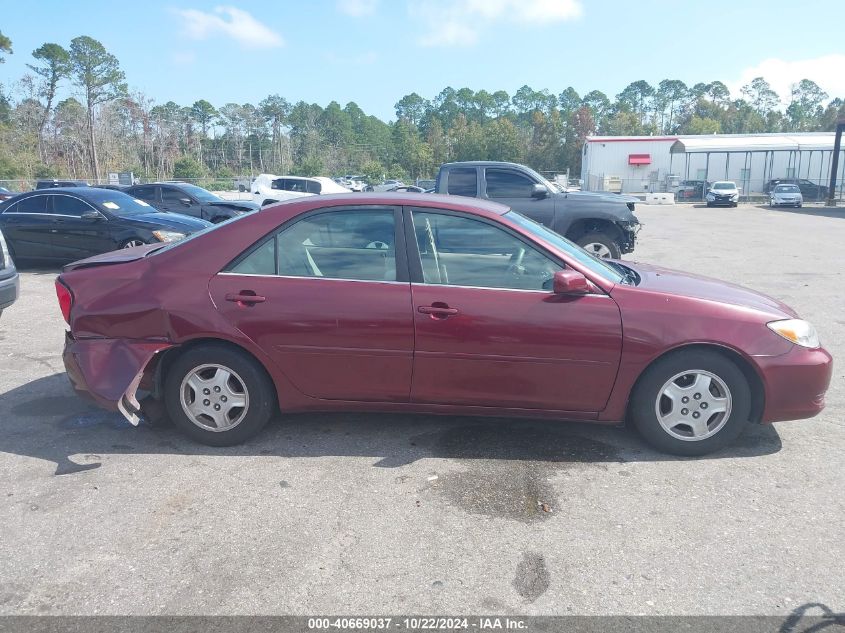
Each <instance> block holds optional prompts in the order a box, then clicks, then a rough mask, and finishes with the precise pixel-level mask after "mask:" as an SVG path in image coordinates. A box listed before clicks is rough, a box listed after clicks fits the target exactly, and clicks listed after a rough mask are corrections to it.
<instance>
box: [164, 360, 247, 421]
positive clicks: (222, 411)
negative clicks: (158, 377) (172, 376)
mask: <svg viewBox="0 0 845 633" xmlns="http://www.w3.org/2000/svg"><path fill="white" fill-rule="evenodd" d="M179 400H180V403H181V405H182V410H183V411H184V412H185V415H187V416H188V419H189V420H190V421H191V422H193V423H194V424H195V425H197V426H198V427H200V428H201V429H204V430H206V431H213V432H217V433H219V432H222V431H229V430H231V429H233V428H235V427H236V426H237V425H238V424H240V423H241V422H242V421H243V419H244V418H245V417H246V414H247V412H248V411H249V391H248V390H247V388H246V383H245V382H244V381H243V379H242V378H241V377H240V376H239V375H238V374H237V373H236V372H235V371H233V370H232V369H230V368H228V367H225V366H223V365H217V364H207V365H200V366H198V367H195V368H194V369H192V370H191V371H189V372H188V373H187V374H186V376H185V378H184V379H183V380H182V385H181V388H180V390H179Z"/></svg>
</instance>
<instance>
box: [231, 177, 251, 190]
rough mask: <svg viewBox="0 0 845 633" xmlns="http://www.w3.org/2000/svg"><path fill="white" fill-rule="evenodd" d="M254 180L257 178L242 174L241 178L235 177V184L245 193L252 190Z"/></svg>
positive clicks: (236, 187)
mask: <svg viewBox="0 0 845 633" xmlns="http://www.w3.org/2000/svg"><path fill="white" fill-rule="evenodd" d="M254 182H255V178H251V177H249V176H241V177H240V178H236V179H235V181H234V186H235V189H237V190H238V191H240V192H241V193H243V192H245V191H250V190H251V189H252V183H254Z"/></svg>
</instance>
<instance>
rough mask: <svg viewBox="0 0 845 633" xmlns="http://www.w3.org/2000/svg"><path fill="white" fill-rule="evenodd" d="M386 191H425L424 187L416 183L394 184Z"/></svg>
mask: <svg viewBox="0 0 845 633" xmlns="http://www.w3.org/2000/svg"><path fill="white" fill-rule="evenodd" d="M387 191H389V192H391V193H425V189H423V188H422V187H417V186H416V185H396V186H395V187H392V188H390V189H387Z"/></svg>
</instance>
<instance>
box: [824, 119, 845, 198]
mask: <svg viewBox="0 0 845 633" xmlns="http://www.w3.org/2000/svg"><path fill="white" fill-rule="evenodd" d="M843 131H845V118H841V119H839V120H838V121H837V122H836V139H835V140H834V141H833V158H832V160H831V161H830V187H829V188H828V190H827V202H826V203H825V206H827V207H835V206H836V176H837V172H838V171H839V152H840V150H841V149H842V132H843Z"/></svg>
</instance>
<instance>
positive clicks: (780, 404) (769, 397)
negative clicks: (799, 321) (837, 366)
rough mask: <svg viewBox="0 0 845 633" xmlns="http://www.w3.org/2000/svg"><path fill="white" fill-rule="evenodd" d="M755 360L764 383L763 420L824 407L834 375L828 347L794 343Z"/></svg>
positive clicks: (793, 416) (803, 414)
mask: <svg viewBox="0 0 845 633" xmlns="http://www.w3.org/2000/svg"><path fill="white" fill-rule="evenodd" d="M754 360H755V361H756V362H757V365H758V366H759V367H760V370H761V371H762V372H763V380H764V382H765V386H766V406H765V408H764V410H763V417H762V421H763V422H781V421H784V420H801V419H803V418H811V417H813V416H815V415H818V414H819V413H821V411H822V409H824V394H825V392H826V391H827V388H828V387H829V386H830V380H831V376H832V375H833V358H832V357H831V355H830V354H829V353H828V352H827V350H825V349H824V348H819V349H807V348H804V347H799V346H797V345H796V346H795V347H794V348H793V349H792V350H791V351H789V352H787V353H786V354H783V355H781V356H767V357H760V356H757V357H755V359H754Z"/></svg>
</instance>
